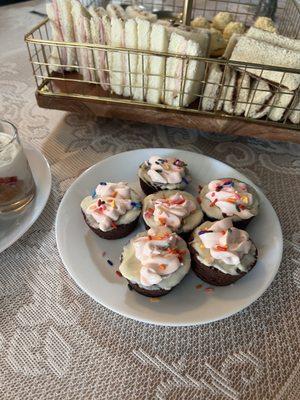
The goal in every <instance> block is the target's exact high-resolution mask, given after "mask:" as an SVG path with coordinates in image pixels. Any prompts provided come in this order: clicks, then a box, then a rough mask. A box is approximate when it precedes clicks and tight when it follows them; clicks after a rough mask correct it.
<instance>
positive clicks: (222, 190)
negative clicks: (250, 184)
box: [205, 179, 254, 219]
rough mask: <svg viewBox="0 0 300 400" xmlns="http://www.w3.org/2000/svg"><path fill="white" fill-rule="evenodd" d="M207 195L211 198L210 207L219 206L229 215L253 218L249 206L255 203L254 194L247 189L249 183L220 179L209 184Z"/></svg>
mask: <svg viewBox="0 0 300 400" xmlns="http://www.w3.org/2000/svg"><path fill="white" fill-rule="evenodd" d="M205 197H206V198H207V199H209V200H210V202H211V204H210V207H213V206H216V207H219V208H220V210H221V212H222V213H223V214H225V215H227V216H229V217H231V216H234V215H236V216H238V217H239V218H241V219H248V218H251V217H252V216H253V215H254V214H252V213H251V211H250V210H249V207H251V206H252V205H253V196H252V194H251V193H249V192H248V191H247V185H246V184H245V183H243V182H239V181H236V180H232V179H218V180H214V181H211V182H210V183H209V184H208V192H207V193H206V194H205Z"/></svg>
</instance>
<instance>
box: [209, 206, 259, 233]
mask: <svg viewBox="0 0 300 400" xmlns="http://www.w3.org/2000/svg"><path fill="white" fill-rule="evenodd" d="M202 211H203V216H204V218H203V221H202V223H203V222H205V221H211V222H217V221H220V220H219V219H215V218H212V217H209V216H208V215H207V214H206V213H205V211H204V210H202ZM254 217H255V216H253V217H251V218H248V219H242V220H240V221H233V220H232V224H233V226H234V227H235V228H238V229H243V230H245V229H246V228H247V226H248V225H249V223H250V222H251V221H252V220H253V218H254ZM224 218H227V216H224Z"/></svg>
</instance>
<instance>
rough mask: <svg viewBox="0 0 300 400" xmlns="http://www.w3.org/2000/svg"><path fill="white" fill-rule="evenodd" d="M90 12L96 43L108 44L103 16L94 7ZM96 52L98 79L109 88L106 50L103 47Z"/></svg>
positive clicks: (102, 85)
mask: <svg viewBox="0 0 300 400" xmlns="http://www.w3.org/2000/svg"><path fill="white" fill-rule="evenodd" d="M89 13H90V14H91V17H92V18H91V20H90V24H91V35H92V40H93V43H94V44H102V45H105V44H106V39H105V29H104V25H103V22H102V18H100V17H99V14H98V10H96V9H95V8H94V7H92V6H91V7H90V8H89ZM93 53H94V60H95V66H96V69H97V71H96V74H97V76H96V77H98V80H99V82H100V85H101V87H102V88H103V90H108V89H109V73H108V65H107V61H106V55H105V50H103V49H95V50H93Z"/></svg>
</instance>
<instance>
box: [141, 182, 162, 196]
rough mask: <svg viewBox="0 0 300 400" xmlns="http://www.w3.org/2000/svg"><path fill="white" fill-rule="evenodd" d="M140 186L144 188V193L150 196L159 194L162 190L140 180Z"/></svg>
mask: <svg viewBox="0 0 300 400" xmlns="http://www.w3.org/2000/svg"><path fill="white" fill-rule="evenodd" d="M140 186H141V188H142V191H143V192H144V193H145V194H146V195H147V196H149V194H153V193H156V192H159V191H160V190H162V189H161V188H160V187H157V186H154V185H150V184H149V183H147V182H145V181H143V180H142V179H141V178H140Z"/></svg>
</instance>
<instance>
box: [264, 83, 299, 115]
mask: <svg viewBox="0 0 300 400" xmlns="http://www.w3.org/2000/svg"><path fill="white" fill-rule="evenodd" d="M293 96H294V93H293V92H290V91H288V90H287V89H278V91H277V92H276V93H275V95H274V99H273V103H272V104H271V110H270V111H269V113H268V117H269V118H270V120H271V121H280V120H281V119H282V117H283V114H284V113H285V112H286V110H287V109H288V107H289V105H290V104H291V102H292V100H293Z"/></svg>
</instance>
